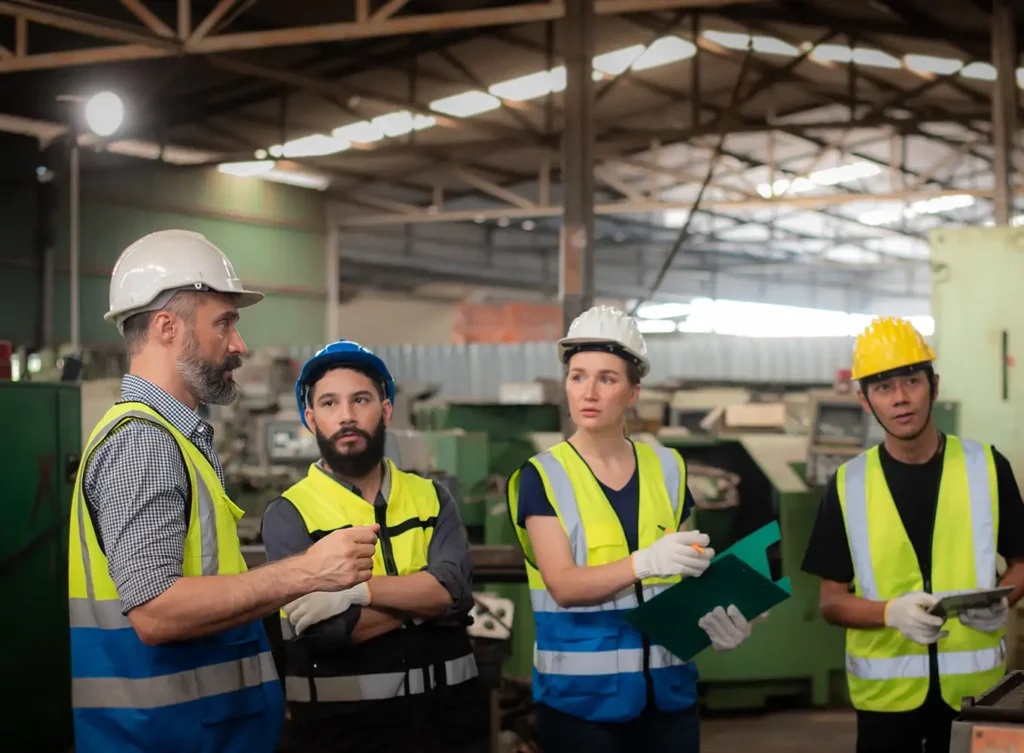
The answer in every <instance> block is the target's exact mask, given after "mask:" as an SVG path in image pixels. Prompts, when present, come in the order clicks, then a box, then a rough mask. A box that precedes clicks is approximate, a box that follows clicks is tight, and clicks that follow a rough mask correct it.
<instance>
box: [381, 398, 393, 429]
mask: <svg viewBox="0 0 1024 753" xmlns="http://www.w3.org/2000/svg"><path fill="white" fill-rule="evenodd" d="M380 408H381V412H382V414H383V416H384V428H385V429H386V428H387V427H388V426H390V425H391V416H392V415H393V414H394V412H395V406H394V405H393V404H392V403H391V401H390V400H388V399H387V398H384V400H382V401H381V404H380Z"/></svg>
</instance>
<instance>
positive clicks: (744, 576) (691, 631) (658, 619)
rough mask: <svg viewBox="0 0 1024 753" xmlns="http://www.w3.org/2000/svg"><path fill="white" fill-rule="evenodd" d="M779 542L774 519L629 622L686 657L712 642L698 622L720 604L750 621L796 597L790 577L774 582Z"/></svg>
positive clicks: (634, 614)
mask: <svg viewBox="0 0 1024 753" xmlns="http://www.w3.org/2000/svg"><path fill="white" fill-rule="evenodd" d="M778 540H779V524H778V523H777V522H772V523H769V524H768V525H766V526H764V527H763V528H760V529H758V530H757V531H755V532H754V533H752V534H750V535H749V536H747V537H746V538H743V539H741V540H740V541H737V542H736V543H735V544H734V545H733V546H731V547H729V548H728V549H726V550H725V551H724V552H721V553H719V554H716V555H715V558H714V559H713V560H711V565H710V566H709V567H708V569H707V570H705V571H704V573H703V574H702V575H701V576H700V577H699V578H684V579H683V580H682V581H680V582H679V583H677V584H676V585H674V586H672V587H671V588H669V589H667V590H666V591H663V592H662V593H660V594H659V595H658V596H656V597H654V598H653V599H651V600H650V601H648V602H645V603H644V604H641V605H640V606H639V607H637V608H636V609H634V610H633V611H631V612H630V613H629V614H627V615H626V617H625V620H626V622H627V623H629V624H630V625H632V626H633V627H634V628H636V629H637V630H638V631H640V632H641V633H643V634H644V635H646V636H647V637H648V638H650V639H651V641H653V642H654V643H657V644H659V645H662V646H665V648H667V649H668V650H669V651H671V652H672V653H673V654H675V655H676V656H678V657H679V658H680V659H683V660H684V661H691V660H692V659H693V657H695V656H696V655H697V654H699V653H700V652H701V651H703V650H704V649H705V648H707V647H708V646H710V645H711V639H710V638H709V637H708V634H707V633H705V632H704V629H703V628H701V627H700V626H699V625H698V624H697V622H698V620H700V618H701V617H703V616H704V615H705V614H707V613H708V612H710V611H712V610H713V609H715V607H722V608H725V607H728V606H729V605H730V604H735V605H736V607H737V608H738V609H739V610H740V613H741V614H742V615H743V616H744V617H746V618H747V619H748V620H752V619H754V618H755V617H757V616H758V615H760V614H762V613H763V612H766V611H767V610H769V609H771V608H772V607H774V606H775V605H777V604H780V603H781V602H783V601H785V600H786V599H788V598H789V597H790V596H792V586H791V584H790V581H789V578H780V579H779V580H778V581H773V580H772V577H771V570H770V568H769V566H768V552H767V548H768V547H769V546H770V545H771V544H774V543H775V542H777V541H778Z"/></svg>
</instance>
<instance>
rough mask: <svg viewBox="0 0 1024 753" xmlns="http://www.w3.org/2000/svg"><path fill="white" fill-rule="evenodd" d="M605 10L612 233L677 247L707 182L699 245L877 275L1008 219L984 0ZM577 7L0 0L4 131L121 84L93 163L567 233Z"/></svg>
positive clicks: (608, 232)
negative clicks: (962, 233) (564, 167)
mask: <svg viewBox="0 0 1024 753" xmlns="http://www.w3.org/2000/svg"><path fill="white" fill-rule="evenodd" d="M596 14H597V18H596V25H595V29H594V60H593V67H594V74H593V78H594V86H595V106H594V130H595V139H596V145H595V146H596V150H595V158H596V160H597V166H596V169H595V179H596V184H597V190H598V192H599V193H598V196H597V207H596V213H597V215H598V221H597V230H598V241H599V244H601V245H602V246H603V253H605V255H606V256H607V255H608V254H615V253H617V252H616V251H615V249H616V248H619V249H622V250H623V251H624V250H625V249H629V250H631V251H635V252H636V254H637V258H638V259H640V258H641V257H643V256H644V255H645V254H647V255H648V256H653V257H657V256H658V255H659V254H660V255H662V256H663V255H664V254H665V252H666V247H667V246H668V245H670V244H671V242H672V240H673V238H675V237H676V236H677V234H678V232H679V230H678V229H679V227H680V226H681V225H682V224H683V223H684V222H685V219H686V217H687V215H688V212H689V210H690V209H691V208H692V205H693V203H694V201H695V199H696V197H697V195H698V190H699V188H700V186H701V184H702V183H704V182H707V190H706V191H705V193H704V194H703V196H702V200H701V204H700V208H701V212H700V215H699V219H698V217H697V216H696V215H695V218H694V221H693V223H692V225H693V227H691V228H690V238H689V241H688V242H689V243H690V244H692V245H693V248H692V250H693V251H694V253H693V254H692V255H691V261H690V262H689V264H690V265H691V266H690V267H683V268H700V269H710V270H712V271H715V270H718V271H721V270H724V269H734V270H738V269H739V268H742V269H743V270H745V272H744V273H745V274H752V275H755V276H757V275H777V274H779V273H780V272H779V270H780V268H785V269H790V268H797V269H798V271H799V272H800V273H801V274H804V276H805V277H806V276H807V275H808V274H810V275H822V274H824V275H832V278H830V279H840V278H843V279H849V280H861V281H863V280H864V279H865V275H871V274H875V273H876V272H877V271H879V270H884V269H891V268H893V267H895V268H899V269H901V270H904V271H905V270H911V271H912V270H913V269H914V268H921V267H922V266H924V265H926V259H927V256H928V247H927V232H928V230H929V229H930V228H932V227H934V226H937V225H939V224H948V223H983V222H990V221H991V220H992V217H993V209H992V196H993V187H994V183H993V176H992V174H993V155H994V149H993V146H992V141H993V129H992V125H991V123H992V110H993V92H994V90H995V88H996V83H995V81H994V79H995V67H994V66H993V59H994V57H993V45H992V35H991V32H990V29H991V27H992V25H993V22H992V5H991V3H990V2H984V1H983V0H949V2H943V3H936V2H926V0H874V1H873V2H857V3H852V2H849V0H773V1H758V0H739V1H730V0H719V1H717V2H715V1H714V0H702V1H700V2H697V1H695V0H597V3H596ZM564 15H565V8H564V7H563V5H562V4H561V3H559V2H558V1H557V0H552V1H551V2H514V1H513V2H505V3H493V2H487V1H486V0H454V1H453V0H435V2H427V1H426V0H351V2H349V3H344V4H339V3H327V2H323V1H322V0H289V1H288V2H281V1H280V0H217V1H213V0H120V2H118V1H117V0H69V1H67V2H36V1H35V0H0V130H2V131H7V132H8V133H19V134H22V135H25V136H31V137H33V138H36V139H37V140H39V141H40V142H41V143H43V144H46V143H50V142H53V141H59V139H60V138H61V137H62V134H64V133H65V132H66V131H67V129H68V126H69V125H74V126H75V127H80V124H78V123H77V122H75V121H73V119H72V118H71V113H72V112H73V110H72V108H70V107H69V105H68V102H67V97H68V96H69V95H71V96H75V95H84V94H88V93H90V92H92V91H96V90H99V89H110V90H114V91H116V92H117V93H119V94H120V95H121V96H122V98H123V99H124V101H125V102H126V103H127V109H128V111H127V121H126V122H127V125H126V127H125V129H123V130H122V131H120V132H118V133H117V134H116V136H114V137H111V138H110V139H107V140H101V139H97V138H95V137H92V138H90V137H87V136H82V137H80V143H83V144H88V145H89V146H90V149H89V153H88V154H87V159H86V162H85V164H86V168H87V169H89V168H90V167H91V168H93V169H103V168H107V167H111V166H117V165H120V164H121V163H122V162H123V160H124V159H132V160H143V161H144V162H150V163H152V162H158V161H159V162H167V163H172V164H176V165H179V166H185V165H195V164H217V165H219V166H221V169H222V170H223V171H225V172H231V173H233V174H238V175H249V176H257V177H259V178H263V179H269V180H283V181H286V182H293V183H298V184H300V185H306V186H308V187H312V188H317V189H320V190H323V191H325V192H326V193H327V195H328V196H330V197H331V198H332V199H333V200H334V203H335V209H336V211H335V213H334V216H335V217H336V218H337V222H338V223H339V224H340V225H342V226H344V227H345V228H346V229H347V231H348V232H350V233H368V234H372V233H383V234H388V233H391V234H394V233H395V231H396V230H397V231H398V232H399V233H403V234H405V237H406V239H407V240H408V238H410V237H415V236H416V234H417V233H421V234H424V233H425V234H428V235H429V233H430V232H434V233H435V235H436V233H437V232H438V231H439V230H440V228H437V227H435V228H433V229H432V230H431V228H425V227H422V226H426V225H431V226H436V225H439V224H441V223H460V224H463V225H469V226H473V225H482V226H484V228H485V229H487V228H489V229H491V230H492V231H494V232H498V233H504V234H505V235H508V233H511V232H512V231H515V233H516V236H515V237H514V239H513V240H510V241H508V242H507V243H506V245H508V246H509V247H513V246H514V247H527V248H533V247H536V248H549V247H552V238H554V237H556V236H555V234H556V233H557V228H558V217H559V215H560V213H561V196H562V191H561V187H560V180H559V177H560V175H559V166H560V152H559V150H560V142H561V134H562V130H563V127H564V113H563V97H562V95H563V91H564V89H565V85H566V76H565V67H564V64H563V59H562V48H563V44H562V35H563V32H564V29H563V28H562V27H563V26H564V24H562V23H560V20H561V19H562V18H564ZM1019 26H1020V24H1019V22H1017V23H1010V24H1009V27H1010V28H1009V29H1007V31H1008V32H1013V31H1017V32H1018V36H1019V31H1020V29H1019ZM1017 74H1018V75H1017V78H1018V81H1019V82H1021V84H1022V85H1024V69H1018V71H1017ZM1017 94H1018V92H1017V89H1016V87H1014V95H1015V96H1016V95H1017ZM12 164H13V163H12ZM396 226H399V227H396ZM523 238H528V240H523ZM466 243H467V244H468V245H472V241H471V240H468V241H466ZM555 245H557V244H555ZM406 250H407V249H406ZM406 255H408V254H406ZM620 256H621V254H620ZM377 261H378V262H379V260H377ZM352 263H353V268H355V269H358V268H359V265H360V264H364V265H365V267H366V269H371V268H374V269H376V268H378V267H379V266H380V264H371V263H370V261H368V260H363V261H362V262H360V261H359V260H358V259H357V258H355V257H353V262H352ZM385 266H386V268H387V269H388V271H389V274H394V273H395V270H396V269H398V268H399V267H400V265H385ZM655 266H656V265H655ZM421 267H422V265H419V266H417V265H410V266H408V268H407V270H406V271H407V273H408V274H409V275H410V276H412V277H413V278H416V277H418V276H421V275H422V274H423V269H421ZM463 272H464V270H463ZM737 273H739V272H738V271H737ZM453 274H454V273H453ZM441 276H442V277H444V275H443V274H442V275H441ZM449 277H451V279H458V280H460V281H463V282H467V281H472V280H467V279H464V278H465V277H466V275H465V274H461V275H456V276H454V277H453V276H449ZM470 277H472V276H471V275H470ZM641 278H643V275H641ZM808 279H809V278H808ZM815 279H820V277H816V278H815ZM922 280H923V284H924V285H927V274H924V275H923V276H922V275H918V277H917V280H916V282H911V283H907V285H908V288H907V291H906V292H907V293H908V294H911V295H913V294H915V293H914V290H912V289H911V288H913V287H914V286H915V285H918V286H919V285H921V284H922ZM641 286H642V284H641ZM918 292H920V288H918Z"/></svg>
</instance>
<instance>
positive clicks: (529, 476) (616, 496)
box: [517, 463, 695, 552]
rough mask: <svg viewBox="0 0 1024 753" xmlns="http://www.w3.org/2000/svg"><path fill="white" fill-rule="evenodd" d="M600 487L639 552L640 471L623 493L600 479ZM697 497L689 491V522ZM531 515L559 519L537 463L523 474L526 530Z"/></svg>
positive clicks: (521, 511) (521, 510) (521, 488)
mask: <svg viewBox="0 0 1024 753" xmlns="http://www.w3.org/2000/svg"><path fill="white" fill-rule="evenodd" d="M594 480H595V481H597V483H598V485H599V486H600V487H601V491H603V492H604V496H605V497H607V499H608V501H609V502H610V503H611V506H612V509H613V510H615V514H616V515H618V516H619V523H621V524H622V530H623V532H624V533H625V534H626V543H627V544H628V545H629V551H631V552H635V551H636V550H637V549H639V548H640V471H639V469H637V470H634V471H633V475H632V476H630V478H629V481H627V482H626V485H625V486H623V487H622V488H621V489H618V490H615V489H612V488H611V487H609V486H606V485H604V484H602V483H601V481H600V480H598V479H597V478H595V479H594ZM694 504H695V503H694V499H693V495H692V494H690V490H689V488H687V490H686V497H685V500H684V502H683V517H682V520H686V519H687V518H688V517H690V512H691V511H692V510H693V506H694ZM531 515H544V516H551V517H554V516H556V515H557V513H556V512H555V508H554V507H552V506H551V502H550V501H549V500H548V495H547V492H546V491H545V490H544V482H543V481H541V478H540V471H538V470H537V466H535V465H534V464H533V463H527V464H526V465H524V466H523V468H522V470H521V471H520V473H519V520H518V521H517V522H518V523H519V525H520V526H522V527H523V528H525V527H526V519H527V518H528V517H529V516H531Z"/></svg>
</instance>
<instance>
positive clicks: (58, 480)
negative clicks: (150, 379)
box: [0, 381, 82, 753]
mask: <svg viewBox="0 0 1024 753" xmlns="http://www.w3.org/2000/svg"><path fill="white" fill-rule="evenodd" d="M0 415H2V416H3V417H4V425H5V426H6V427H8V431H4V432H0V457H2V458H3V459H4V488H3V492H2V493H0V498H2V500H3V504H2V505H0V593H3V595H4V600H5V602H6V603H7V604H8V606H9V607H11V608H12V609H13V610H14V611H12V612H10V613H9V615H8V619H7V620H5V621H4V625H5V627H4V629H3V633H2V636H3V639H2V643H3V647H4V648H3V651H0V677H3V678H4V679H5V680H6V681H7V684H8V686H10V687H11V688H16V690H15V691H13V692H11V693H10V694H9V696H8V697H7V698H6V699H5V700H4V703H3V705H2V706H0V729H3V730H4V736H5V739H4V742H3V749H4V750H9V751H12V753H14V752H16V751H33V753H58V752H59V753H63V752H64V751H67V750H68V749H70V747H71V745H72V738H73V731H72V721H71V657H70V645H69V640H68V634H69V627H68V602H67V598H68V595H67V593H68V592H67V578H68V576H67V553H68V521H69V519H70V514H71V512H70V511H71V497H72V493H73V488H74V478H75V473H76V471H77V467H78V460H79V454H80V452H81V443H82V438H81V437H82V430H81V402H80V395H79V389H78V387H77V385H71V384H61V383H59V382H57V383H42V382H6V381H0Z"/></svg>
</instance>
